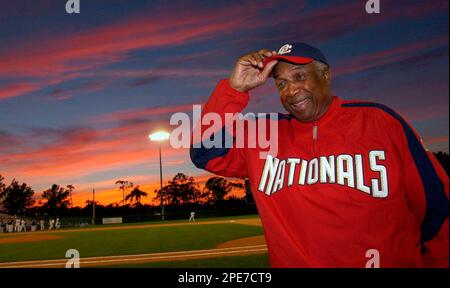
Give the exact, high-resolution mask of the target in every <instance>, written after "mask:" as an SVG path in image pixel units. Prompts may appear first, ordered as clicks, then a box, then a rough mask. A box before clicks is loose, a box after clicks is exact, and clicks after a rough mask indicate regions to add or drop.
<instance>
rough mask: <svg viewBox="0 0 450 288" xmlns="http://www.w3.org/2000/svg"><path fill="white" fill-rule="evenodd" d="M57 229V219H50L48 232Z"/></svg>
mask: <svg viewBox="0 0 450 288" xmlns="http://www.w3.org/2000/svg"><path fill="white" fill-rule="evenodd" d="M53 229H55V219H53V218H50V221H49V224H48V230H53Z"/></svg>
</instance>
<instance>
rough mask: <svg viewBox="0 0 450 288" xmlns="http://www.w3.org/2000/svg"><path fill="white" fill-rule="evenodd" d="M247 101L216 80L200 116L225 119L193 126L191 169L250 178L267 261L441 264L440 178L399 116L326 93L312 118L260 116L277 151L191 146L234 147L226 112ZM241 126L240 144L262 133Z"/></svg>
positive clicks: (444, 242) (444, 251)
mask: <svg viewBox="0 0 450 288" xmlns="http://www.w3.org/2000/svg"><path fill="white" fill-rule="evenodd" d="M249 97H250V96H249V93H241V92H238V91H236V90H234V89H233V88H232V87H231V86H230V85H229V83H228V80H222V81H220V82H219V84H218V85H217V87H216V89H215V91H214V92H213V94H212V95H211V97H210V99H209V100H208V102H207V103H206V105H205V107H204V109H203V111H202V117H203V116H205V115H207V113H209V112H214V113H217V114H218V115H220V118H221V120H222V123H224V124H222V125H215V126H214V125H197V126H196V128H195V131H196V132H194V135H195V133H198V134H197V135H200V136H201V138H199V137H198V136H197V137H196V136H193V140H192V144H193V145H192V146H191V151H190V155H191V159H192V161H193V163H194V164H195V165H196V166H197V167H198V168H201V169H204V170H207V171H209V172H212V173H215V174H218V175H222V176H231V177H248V178H249V180H250V185H251V191H252V194H253V197H254V199H255V202H256V205H257V208H258V212H259V215H260V218H261V221H262V224H263V229H264V235H265V239H266V242H267V245H268V251H269V258H270V263H271V266H272V267H378V266H379V267H448V265H449V262H448V261H449V260H448V255H449V241H448V237H449V230H448V210H449V200H448V193H449V182H448V176H447V175H446V173H445V171H444V170H443V168H442V167H441V166H440V164H439V162H438V161H437V160H436V158H435V157H434V156H433V154H432V153H430V152H429V151H427V150H426V149H425V148H424V146H423V144H422V142H421V139H420V138H419V136H418V134H417V133H416V132H415V130H414V129H413V128H412V127H411V126H410V125H409V124H408V123H407V122H406V121H405V120H404V119H403V118H402V117H401V116H400V115H399V114H397V113H396V112H395V111H393V110H392V109H390V108H388V107H386V106H384V105H381V104H377V103H371V102H361V101H345V100H342V99H340V98H338V97H333V101H332V104H331V105H330V107H329V109H328V110H327V112H326V113H325V114H324V115H323V116H322V117H321V118H320V119H318V120H317V121H315V122H310V123H303V122H300V121H298V120H296V119H295V118H293V117H292V116H290V115H285V114H278V117H277V118H278V119H273V117H272V118H269V117H267V118H266V119H265V120H264V121H266V130H268V128H267V127H270V125H274V124H275V125H277V127H278V137H277V138H276V139H275V140H276V141H274V143H275V144H274V145H276V147H275V148H276V149H275V151H276V153H273V152H269V153H267V154H266V155H265V156H264V157H261V152H264V151H266V152H267V151H268V149H267V148H262V147H260V145H256V147H243V148H238V147H236V146H237V145H233V146H232V147H230V145H223V146H225V147H210V145H209V146H207V147H206V146H205V145H204V144H203V143H202V144H201V145H200V143H198V141H200V139H209V140H213V139H216V138H215V137H219V138H217V139H219V140H220V139H221V140H220V141H222V142H223V143H222V144H226V142H227V141H228V142H230V141H232V142H233V143H234V144H236V143H237V141H238V135H237V134H236V133H237V132H236V131H235V130H237V129H232V128H233V125H231V126H230V127H229V126H224V125H225V122H226V121H225V119H226V116H225V115H226V113H240V112H242V111H243V110H244V108H245V107H246V105H247V103H248V101H249ZM211 119H212V118H210V119H209V121H210V120H211ZM240 121H243V120H240ZM254 121H256V119H254ZM206 122H208V121H206ZM216 124H217V123H216ZM258 125H259V122H258ZM234 126H236V123H234ZM245 127H246V129H245V133H244V137H245V141H246V142H247V141H249V140H251V139H252V138H256V139H257V138H258V131H262V130H258V129H250V127H251V125H247V126H245ZM200 128H201V129H200ZM234 128H236V127H234ZM203 131H204V132H205V133H204V134H203V135H202V134H201V133H203ZM226 136H230V137H226ZM241 136H242V135H241ZM241 136H239V137H241ZM270 136H272V137H273V136H274V135H270ZM226 139H228V140H226ZM230 139H231V140H230ZM220 141H219V142H220ZM194 144H197V145H194ZM228 144H230V143H228ZM247 146H249V145H247ZM194 147H197V148H194ZM272 148H273V147H272ZM272 151H273V150H272ZM271 153H272V154H271Z"/></svg>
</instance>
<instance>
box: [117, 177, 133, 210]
mask: <svg viewBox="0 0 450 288" xmlns="http://www.w3.org/2000/svg"><path fill="white" fill-rule="evenodd" d="M116 184H120V187H119V190H122V199H123V200H122V201H123V202H122V206H125V201H126V200H127V199H126V197H125V191H126V190H127V189H129V188H133V186H134V184H133V182H131V181H126V180H117V181H116ZM127 197H128V195H127Z"/></svg>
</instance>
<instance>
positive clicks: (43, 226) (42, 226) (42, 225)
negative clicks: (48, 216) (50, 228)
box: [40, 220, 45, 230]
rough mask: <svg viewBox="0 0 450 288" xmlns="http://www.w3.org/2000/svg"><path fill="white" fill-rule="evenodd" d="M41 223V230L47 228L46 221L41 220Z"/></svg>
mask: <svg viewBox="0 0 450 288" xmlns="http://www.w3.org/2000/svg"><path fill="white" fill-rule="evenodd" d="M40 224H41V230H45V221H44V220H41V221H40Z"/></svg>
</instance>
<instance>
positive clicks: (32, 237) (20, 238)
mask: <svg viewBox="0 0 450 288" xmlns="http://www.w3.org/2000/svg"><path fill="white" fill-rule="evenodd" d="M62 238H63V237H62V236H59V235H51V234H43V233H34V234H27V235H17V236H13V237H7V238H3V239H2V238H0V244H11V243H27V242H40V241H47V240H55V239H62Z"/></svg>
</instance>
